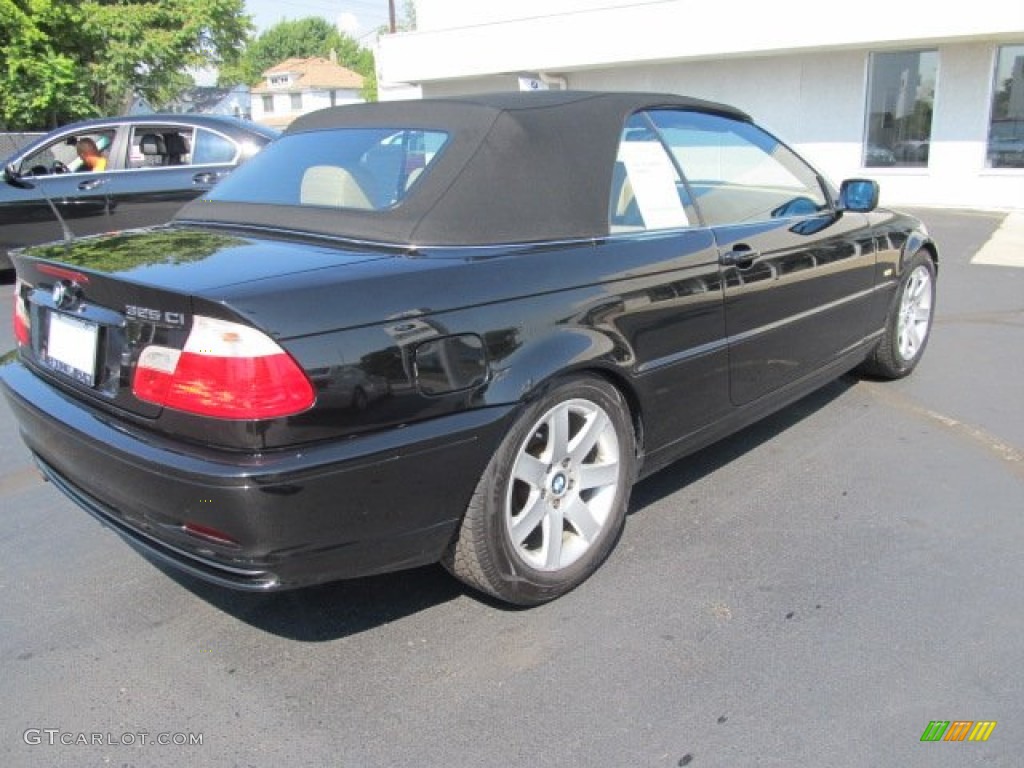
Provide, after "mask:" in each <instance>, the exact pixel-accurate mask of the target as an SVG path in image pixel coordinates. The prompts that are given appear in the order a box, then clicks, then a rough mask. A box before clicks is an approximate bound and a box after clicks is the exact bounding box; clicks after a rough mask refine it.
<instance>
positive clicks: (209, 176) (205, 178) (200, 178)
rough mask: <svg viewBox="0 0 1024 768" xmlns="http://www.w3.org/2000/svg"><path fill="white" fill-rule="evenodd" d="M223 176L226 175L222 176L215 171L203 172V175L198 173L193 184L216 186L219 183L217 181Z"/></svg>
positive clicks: (193, 178) (193, 179)
mask: <svg viewBox="0 0 1024 768" xmlns="http://www.w3.org/2000/svg"><path fill="white" fill-rule="evenodd" d="M223 175H224V174H222V173H214V172H213V171H203V172H202V173H197V174H196V175H195V176H193V177H192V183H193V184H216V183H217V179H219V178H220V177H221V176H223Z"/></svg>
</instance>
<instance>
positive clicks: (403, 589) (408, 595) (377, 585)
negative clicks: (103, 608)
mask: <svg viewBox="0 0 1024 768" xmlns="http://www.w3.org/2000/svg"><path fill="white" fill-rule="evenodd" d="M153 565H154V566H156V567H157V568H159V569H160V570H161V571H163V573H165V574H166V575H167V576H169V577H170V578H171V579H173V580H174V581H176V582H177V583H178V584H180V585H181V586H183V587H184V588H186V589H188V590H189V591H190V592H192V593H194V594H195V595H196V596H197V597H199V598H201V599H203V600H205V601H206V602H207V603H209V604H211V605H213V606H214V607H216V608H218V609H220V610H221V611H223V612H224V613H226V614H228V615H230V616H233V617H234V618H236V619H238V620H239V621H242V622H245V623H246V624H249V625H250V626H252V627H255V628H256V629H259V630H262V631H264V632H269V633H270V634H273V635H278V636H280V637H285V638H288V639H291V640H298V641H300V642H306V643H319V642H327V641H331V640H338V639H341V638H343V637H349V636H350V635H357V634H359V633H361V632H365V631H367V630H370V629H374V628H375V627H379V626H383V625H385V624H389V623H391V622H393V621H396V620H398V619H402V618H404V617H406V616H411V615H413V614H416V613H419V612H420V611H423V610H427V609H429V608H433V607H435V606H438V605H442V604H443V603H447V602H449V601H451V600H454V599H455V598H457V597H460V596H462V595H469V594H470V591H469V590H468V589H467V588H464V587H463V586H462V585H461V584H460V583H459V582H458V581H456V580H455V579H454V578H453V577H452V576H450V575H449V574H448V573H447V572H446V571H445V570H444V568H442V567H441V566H440V565H433V566H425V567H422V568H414V569H411V570H407V571H399V572H397V573H389V574H384V575H382V576H367V577H364V578H360V579H351V580H348V581H337V582H333V583H331V584H322V585H319V586H314V587H305V588H303V589H295V590H288V591H283V592H269V593H265V594H255V593H251V592H237V591H234V590H230V589H226V588H223V587H218V586H215V585H212V584H207V583H206V582H203V581H199V580H198V579H195V578H193V577H191V576H188V575H187V574H184V573H180V572H179V571H177V570H173V569H170V568H168V567H166V566H163V565H162V564H160V563H153Z"/></svg>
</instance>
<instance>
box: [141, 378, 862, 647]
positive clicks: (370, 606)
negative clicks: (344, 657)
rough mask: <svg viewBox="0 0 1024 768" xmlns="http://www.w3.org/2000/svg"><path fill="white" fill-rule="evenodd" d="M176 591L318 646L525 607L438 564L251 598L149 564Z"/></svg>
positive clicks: (678, 482) (734, 452) (692, 473)
mask: <svg viewBox="0 0 1024 768" xmlns="http://www.w3.org/2000/svg"><path fill="white" fill-rule="evenodd" d="M857 381H858V379H857V378H856V377H854V376H844V377H842V378H840V379H837V380H836V381H834V382H832V383H830V384H828V385H826V386H825V387H823V388H822V389H820V390H818V391H817V392H814V393H812V394H810V395H808V396H807V397H805V398H803V399H801V400H799V401H797V402H796V403H794V404H793V405H790V406H788V407H787V408H784V409H783V410H781V411H779V412H778V413H776V414H774V415H773V416H770V417H768V418H766V419H763V420H762V421H760V422H758V423H757V424H755V425H754V426H751V427H748V428H747V429H745V430H743V431H741V432H739V433H737V434H735V435H733V436H731V437H728V438H726V439H724V440H722V441H720V442H718V443H715V444H714V445H711V446H709V447H708V448H705V449H704V450H702V451H699V452H698V453H696V454H693V455H692V456H690V457H689V458H687V459H685V460H683V461H680V462H678V463H676V464H673V465H672V466H670V467H668V468H666V469H664V470H661V471H660V472H657V473H656V474H654V475H652V476H651V477H649V478H647V479H645V480H643V481H642V482H640V483H638V484H637V486H636V488H635V489H634V490H633V496H632V503H631V504H630V509H629V514H630V515H635V514H638V513H642V511H643V509H644V507H646V506H648V505H651V504H654V503H656V502H657V501H659V500H660V499H662V498H665V497H666V496H670V495H671V494H673V493H676V492H678V491H680V490H682V489H683V488H685V487H686V486H687V485H688V484H690V483H693V482H695V481H697V480H699V479H700V478H702V477H704V476H705V475H708V474H710V473H712V472H714V471H716V470H717V469H719V468H721V467H723V466H725V465H726V464H728V463H729V462H731V461H732V460H734V459H736V458H737V457H739V456H742V455H743V454H745V453H747V452H748V451H751V450H754V449H756V448H757V447H758V446H760V445H762V444H763V443H765V442H767V441H769V440H771V439H772V438H774V437H776V436H777V435H780V434H782V433H783V432H785V431H786V430H787V429H789V428H790V427H791V426H793V425H794V424H797V423H799V422H800V421H802V420H803V419H804V418H806V417H807V416H809V415H811V414H813V413H815V412H816V411H818V410H819V409H821V408H824V407H826V406H827V405H828V404H829V403H830V402H831V401H833V400H835V399H837V398H839V397H840V396H842V395H843V394H844V393H845V392H846V391H847V390H849V389H850V388H852V387H853V386H855V385H856V383H857ZM153 564H154V565H155V566H156V567H157V568H159V569H160V570H161V571H163V572H164V573H165V574H166V575H167V576H169V577H170V578H172V579H173V580H174V581H176V582H177V583H178V584H180V585H181V586H183V587H185V588H186V589H188V590H189V591H191V592H193V593H194V594H195V595H197V596H198V597H200V598H201V599H203V600H205V601H206V602H207V603H210V604H211V605H213V606H215V607H216V608H218V609H220V610H221V611H223V612H224V613H227V614H228V615H230V616H233V617H234V618H236V619H238V620H239V621H242V622H244V623H246V624H249V625H250V626H252V627H255V628H256V629H259V630H262V631H264V632H268V633H270V634H274V635H278V636H280V637H285V638H288V639H291V640H297V641H300V642H308V643H317V642H328V641H331V640H337V639H340V638H343V637H348V636H350V635H356V634H359V633H361V632H365V631H367V630H371V629H374V628H375V627H378V626H382V625H385V624H388V623H390V622H393V621H396V620H398V619H402V618H404V617H406V616H411V615H413V614H416V613H419V612H420V611H424V610H429V609H431V608H434V607H436V606H439V605H442V604H444V603H447V602H450V601H452V600H455V599H457V598H460V597H466V598H468V599H472V600H476V601H477V602H480V603H482V604H484V605H487V606H489V607H492V608H494V609H496V610H502V611H518V610H525V609H522V608H518V607H516V606H510V605H507V604H505V603H502V602H499V601H497V600H494V599H493V598H490V597H488V596H486V595H482V594H480V593H478V592H475V591H473V590H471V589H469V588H468V587H465V586H463V585H462V584H460V583H459V582H458V581H456V580H455V578H454V577H452V576H450V575H449V574H448V573H447V572H446V571H445V570H444V568H442V567H441V566H440V565H434V566H426V567H422V568H414V569H412V570H407V571H399V572H397V573H389V574H384V575H381V576H368V577H365V578H360V579H352V580H349V581H339V582H334V583H332V584H324V585H321V586H316V587H307V588H304V589H298V590H292V591H286V592H272V593H266V594H253V593H247V592H236V591H233V590H229V589H225V588H222V587H217V586H214V585H211V584H207V583H206V582H202V581H199V580H198V579H195V578H193V577H191V576H188V575H186V574H183V573H180V572H178V571H176V570H172V569H170V568H168V567H166V566H163V565H161V564H159V563H153Z"/></svg>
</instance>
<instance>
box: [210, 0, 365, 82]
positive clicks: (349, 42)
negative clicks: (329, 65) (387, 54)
mask: <svg viewBox="0 0 1024 768" xmlns="http://www.w3.org/2000/svg"><path fill="white" fill-rule="evenodd" d="M332 50H333V51H334V52H335V54H337V57H338V63H339V64H340V65H341V66H343V67H346V68H347V69H351V70H352V71H353V72H357V73H358V74H360V75H362V76H363V82H364V86H363V97H364V98H367V99H368V100H372V99H373V98H375V97H376V90H377V82H376V71H375V65H374V60H373V52H372V51H370V50H368V49H366V48H363V47H361V46H360V45H359V43H358V42H356V41H355V40H354V39H352V38H351V37H350V36H348V35H346V34H345V33H344V32H341V31H339V30H338V29H337V28H336V27H335V26H333V25H332V24H331V23H330V22H328V21H327V20H326V19H322V18H320V17H319V16H310V17H309V18H305V19H296V20H294V21H282V22H279V23H277V24H275V25H274V26H272V27H270V28H269V29H267V30H266V31H265V32H263V33H262V34H261V35H260V36H259V37H257V38H256V39H255V40H253V41H252V42H251V43H249V45H248V46H246V48H245V50H244V51H243V52H242V54H241V56H239V57H238V59H237V61H236V62H235V63H233V64H229V65H227V66H224V67H222V68H221V70H220V75H219V77H218V81H219V82H220V84H221V85H222V86H230V85H237V84H239V83H244V84H245V85H257V84H259V83H260V81H261V80H262V77H263V73H264V72H265V71H266V70H268V69H270V68H271V67H272V66H274V65H275V64H279V63H280V62H282V61H284V60H285V59H290V58H293V57H295V58H310V57H313V56H320V57H323V58H328V57H329V56H330V54H331V51H332Z"/></svg>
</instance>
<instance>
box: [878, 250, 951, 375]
mask: <svg viewBox="0 0 1024 768" xmlns="http://www.w3.org/2000/svg"><path fill="white" fill-rule="evenodd" d="M934 314H935V263H934V262H933V261H932V259H931V256H930V255H929V254H928V253H927V252H925V251H918V252H917V253H916V254H914V256H913V257H912V258H911V259H910V262H909V263H908V264H907V266H906V268H905V269H904V271H903V277H902V278H901V279H900V284H899V289H898V292H897V297H896V300H895V302H894V303H893V306H892V308H891V309H890V310H889V316H888V317H887V318H886V322H885V331H884V332H883V334H882V337H881V338H880V339H879V340H878V344H877V345H876V346H875V348H874V349H873V350H872V351H871V354H870V355H869V356H868V358H867V360H865V361H864V364H863V365H862V366H861V369H862V370H863V371H864V372H865V373H868V374H874V375H876V376H881V377H883V378H886V379H899V378H902V377H903V376H907V375H908V374H910V372H911V371H913V370H914V368H915V367H916V366H917V364H918V362H919V361H920V360H921V356H922V355H923V354H924V348H925V346H926V345H927V344H928V337H929V336H930V335H931V329H932V319H933V318H934Z"/></svg>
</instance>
